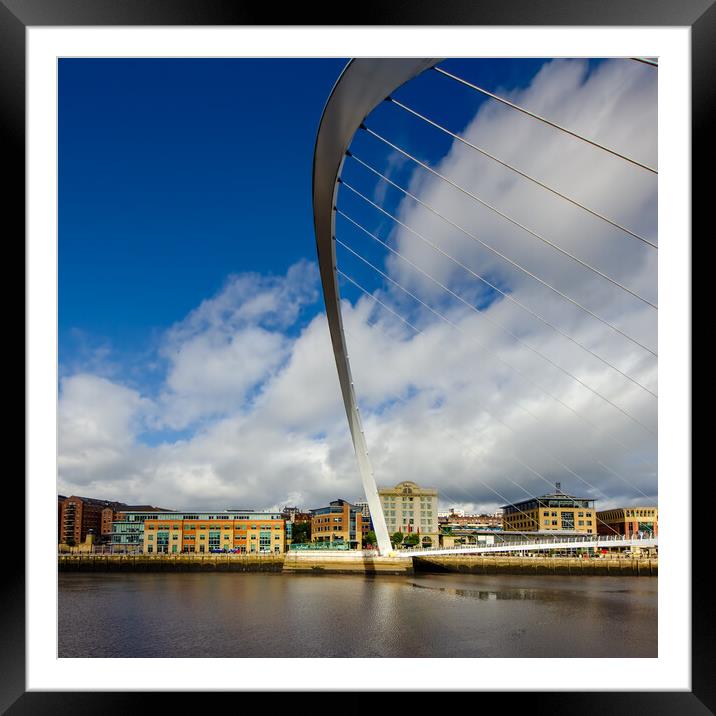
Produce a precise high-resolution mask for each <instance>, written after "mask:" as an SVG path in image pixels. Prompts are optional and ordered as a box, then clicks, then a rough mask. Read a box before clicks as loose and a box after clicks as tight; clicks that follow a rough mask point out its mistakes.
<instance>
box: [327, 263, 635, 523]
mask: <svg viewBox="0 0 716 716" xmlns="http://www.w3.org/2000/svg"><path fill="white" fill-rule="evenodd" d="M336 270H337V271H338V273H339V274H340V275H341V276H343V277H344V278H346V279H347V280H348V281H350V282H351V283H352V284H353V285H354V286H356V287H357V288H358V289H359V290H361V291H362V292H363V293H365V295H366V296H368V297H369V298H371V299H372V300H373V301H375V302H376V303H378V304H379V305H380V306H382V307H383V308H385V309H386V310H388V311H389V312H390V313H392V314H393V315H394V316H396V317H397V318H398V319H399V320H401V321H402V322H403V323H405V324H406V325H407V326H408V327H409V328H411V329H412V330H413V331H415V332H416V334H418V335H424V332H423V331H421V330H420V329H419V328H416V327H415V326H414V325H413V324H411V323H410V322H408V321H407V320H405V319H403V317H402V316H400V315H399V314H398V313H396V312H395V311H393V310H392V309H391V308H390V307H389V306H387V304H385V303H383V302H382V301H381V300H380V299H379V298H377V297H376V296H374V295H373V294H372V293H370V292H369V291H368V290H367V289H365V288H364V287H363V286H361V285H360V284H359V283H358V282H357V281H355V280H354V279H352V278H351V277H350V276H348V275H347V274H346V273H344V272H343V271H340V270H339V269H336ZM395 399H396V400H399V401H401V402H403V403H404V404H405V405H407V401H405V400H404V399H403V398H402V397H401V396H395ZM471 400H474V402H475V403H477V405H479V406H480V407H481V408H482V410H484V411H485V412H486V413H487V414H488V415H489V416H490V417H491V418H492V419H494V420H496V421H497V422H498V423H500V425H502V426H503V427H504V428H506V429H507V430H509V431H510V432H511V433H512V434H513V435H515V436H516V437H517V436H518V435H517V431H516V430H515V429H514V428H512V427H511V426H510V425H508V424H507V423H505V422H504V421H503V420H501V419H500V418H498V417H497V416H496V415H495V414H494V413H492V412H491V411H490V410H488V409H487V408H486V407H485V405H484V403H481V402H480V401H478V400H476V399H475V398H473V397H471ZM465 447H467V448H468V449H469V450H470V451H471V452H473V454H475V455H476V456H477V457H479V455H478V453H477V451H475V450H474V448H472V446H470V445H467V444H465ZM540 450H541V451H542V453H543V454H545V455H547V456H548V457H550V458H551V459H552V460H554V461H555V462H556V463H558V464H559V465H560V466H561V467H562V468H564V469H565V470H567V471H568V472H569V473H570V474H571V475H573V476H574V477H576V478H577V479H578V480H580V481H581V482H582V483H584V484H585V485H586V486H587V487H589V488H591V489H592V490H594V491H595V492H597V493H598V494H600V495H601V496H602V497H604V498H605V499H609V498H608V497H607V495H606V494H605V493H604V492H603V491H602V490H600V489H599V488H598V487H596V486H595V485H593V484H592V483H590V482H589V481H588V480H586V479H584V478H583V477H582V476H581V475H578V474H577V473H576V472H574V471H573V470H572V469H571V468H569V467H568V466H567V465H565V464H564V463H563V462H562V461H561V460H560V459H559V458H557V457H556V456H555V455H554V454H553V453H552V452H551V451H549V450H547V449H546V448H544V447H541V446H540ZM512 459H513V460H515V461H516V462H518V463H519V464H520V465H522V466H523V467H524V468H526V469H527V470H529V471H530V472H532V473H534V474H535V475H537V477H539V478H540V479H541V480H543V481H544V482H546V483H547V484H548V485H552V482H551V481H550V480H549V479H548V478H546V477H545V476H544V475H543V474H542V473H541V472H539V470H536V469H535V468H533V467H532V466H531V465H529V464H528V463H526V462H524V461H523V460H522V459H521V458H519V457H518V456H517V455H516V454H515V453H514V450H513V454H512ZM507 479H508V480H509V481H510V482H511V483H512V484H513V485H516V486H517V487H519V488H520V489H521V490H522V491H523V492H524V493H525V494H527V495H530V496H531V497H534V495H531V494H530V493H529V491H527V490H526V489H525V488H524V487H523V486H522V485H520V484H519V483H517V482H515V481H514V480H512V479H510V478H509V477H507ZM480 482H481V481H480ZM482 484H485V483H482ZM627 484H629V485H630V487H632V488H634V489H635V490H637V491H638V492H641V494H642V495H643V496H644V497H646V496H647V495H646V494H644V492H643V491H641V490H639V488H637V487H636V486H635V485H632V484H631V483H627ZM568 498H569V499H570V500H571V501H572V504H573V505H574V506H575V507H578V505H577V503H576V501H575V500H574V498H573V497H571V496H568ZM507 502H509V500H507ZM520 512H521V511H520ZM594 512H595V515H594V516H595V518H596V520H597V521H599V522H602V524H604V525H605V526H607V527H609V528H610V529H612V530H613V528H611V526H610V525H608V524H607V523H606V522H604V521H603V520H600V519H599V518H598V517H597V515H596V510H594ZM523 514H525V513H523ZM537 524H538V527H539V522H538V523H537ZM613 531H615V532H616V530H613Z"/></svg>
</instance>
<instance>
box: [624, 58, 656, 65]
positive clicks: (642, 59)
mask: <svg viewBox="0 0 716 716" xmlns="http://www.w3.org/2000/svg"><path fill="white" fill-rule="evenodd" d="M629 59H630V60H634V61H635V62H643V63H644V64H645V65H651V66H652V67H658V66H659V63H658V62H655V61H654V60H650V59H649V58H648V57H630V58H629Z"/></svg>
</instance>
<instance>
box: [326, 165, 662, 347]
mask: <svg viewBox="0 0 716 716" xmlns="http://www.w3.org/2000/svg"><path fill="white" fill-rule="evenodd" d="M348 156H350V157H352V158H353V159H355V160H356V161H357V162H359V163H360V164H362V165H363V166H364V167H365V168H366V169H368V170H369V171H371V172H373V174H375V175H376V176H378V177H380V178H381V179H382V180H383V181H385V182H386V183H388V184H390V185H391V186H393V187H395V188H396V189H398V191H400V192H402V193H403V194H405V196H408V197H410V198H411V199H412V200H413V201H415V202H417V203H418V204H420V205H421V206H423V207H424V208H426V209H427V210H428V211H430V212H432V213H433V214H435V215H436V216H438V217H439V218H441V219H442V220H443V221H445V222H446V223H447V224H450V226H452V227H454V228H455V229H457V230H458V231H459V232H460V233H462V234H464V235H465V236H467V237H468V238H469V239H472V240H473V241H475V242H477V243H478V244H480V245H482V246H484V247H485V248H486V249H488V250H489V251H491V252H492V253H493V254H495V256H499V257H500V258H501V259H502V260H503V261H506V262H507V263H509V264H510V265H511V266H514V267H515V268H516V269H518V270H519V271H521V272H522V273H524V274H525V275H527V276H529V277H530V278H532V279H534V280H535V281H537V282H538V283H539V284H541V285H542V286H544V287H545V288H548V289H549V290H550V291H553V292H554V293H556V294H557V295H558V296H561V297H562V298H563V299H565V300H566V301H569V303H571V304H573V305H574V306H576V307H577V308H579V309H580V310H582V311H584V312H585V313H587V314H589V315H590V316H592V318H596V319H597V320H598V321H599V322H600V323H603V324H604V325H605V326H607V327H608V328H610V329H611V330H613V331H614V332H615V333H618V334H619V335H621V336H623V337H624V338H626V339H627V340H628V341H630V342H631V343H634V344H635V345H637V346H639V347H640V348H642V349H644V350H645V351H646V352H647V353H650V354H651V355H652V356H654V357H657V353H656V352H655V351H653V350H652V349H651V348H649V347H647V346H645V345H644V344H643V343H640V342H639V341H638V340H636V338H633V337H632V336H630V335H629V334H627V333H625V332H624V331H622V330H621V329H620V328H618V327H617V326H615V325H614V324H613V323H610V322H609V321H607V320H606V319H605V318H602V317H601V316H599V315H597V314H596V313H594V311H592V310H590V309H589V308H587V307H586V306H584V305H583V304H581V303H579V301H577V300H576V299H574V298H572V297H571V296H568V295H567V294H565V293H563V292H562V291H560V290H559V289H558V288H556V287H555V286H553V285H552V284H550V283H547V282H546V281H545V280H544V279H542V278H540V277H539V276H537V275H536V274H534V273H532V272H531V271H529V270H528V269H526V268H524V266H521V265H520V264H518V263H517V262H516V261H514V260H512V259H511V258H509V257H508V256H506V255H505V254H503V253H502V252H501V251H498V250H497V249H496V248H494V247H493V246H490V245H489V244H487V243H485V242H484V241H482V239H479V238H478V237H477V236H475V234H472V233H470V232H469V231H467V229H465V228H463V227H462V226H460V225H459V224H457V223H455V222H454V221H452V220H451V219H448V218H447V217H446V216H445V215H444V214H442V213H440V212H439V211H438V210H437V209H435V208H434V207H432V206H430V204H427V203H426V202H424V201H423V200H422V199H419V198H418V197H417V196H415V194H412V193H411V192H409V191H408V190H407V189H405V188H404V187H402V186H400V185H399V184H396V183H395V182H394V181H393V180H392V179H389V178H388V177H387V176H385V175H384V174H381V172H379V171H378V170H377V169H375V168H374V167H372V166H371V165H370V164H368V163H367V162H364V161H363V160H362V159H360V158H359V157H357V156H356V155H355V154H354V153H353V152H349V153H348ZM338 182H339V183H345V182H343V180H342V179H341V178H339V179H338Z"/></svg>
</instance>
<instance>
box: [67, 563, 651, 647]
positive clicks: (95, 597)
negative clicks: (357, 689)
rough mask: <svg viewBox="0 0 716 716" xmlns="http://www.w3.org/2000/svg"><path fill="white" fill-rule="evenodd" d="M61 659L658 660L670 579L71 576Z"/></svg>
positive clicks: (280, 575) (205, 575)
mask: <svg viewBox="0 0 716 716" xmlns="http://www.w3.org/2000/svg"><path fill="white" fill-rule="evenodd" d="M59 656H60V657H172V656H173V657H202V656H203V657H242V656H244V657H302V658H308V657H342V656H345V657H370V656H384V657H656V656H657V579H656V578H651V577H557V576H554V577H552V576H545V577H536V576H511V575H460V574H449V575H416V576H414V577H386V576H381V577H364V576H353V575H346V576H343V575H322V576H314V575H306V576H303V575H282V574H241V573H233V574H232V573H227V574H191V573H168V574H60V575H59Z"/></svg>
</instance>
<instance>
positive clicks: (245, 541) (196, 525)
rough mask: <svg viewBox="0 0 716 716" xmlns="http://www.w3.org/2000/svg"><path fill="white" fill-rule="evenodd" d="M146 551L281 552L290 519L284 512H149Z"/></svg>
mask: <svg viewBox="0 0 716 716" xmlns="http://www.w3.org/2000/svg"><path fill="white" fill-rule="evenodd" d="M141 524H142V551H143V552H144V554H179V553H182V552H185V553H195V554H208V553H210V552H212V551H213V552H216V551H229V550H232V551H235V552H239V553H241V554H281V553H283V552H284V551H285V550H286V528H285V527H286V523H285V520H284V519H283V517H282V515H281V513H280V512H254V511H253V510H224V511H223V512H220V511H212V512H193V513H192V512H165V513H162V514H153V515H150V516H145V518H144V519H143V520H142V521H141Z"/></svg>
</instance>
